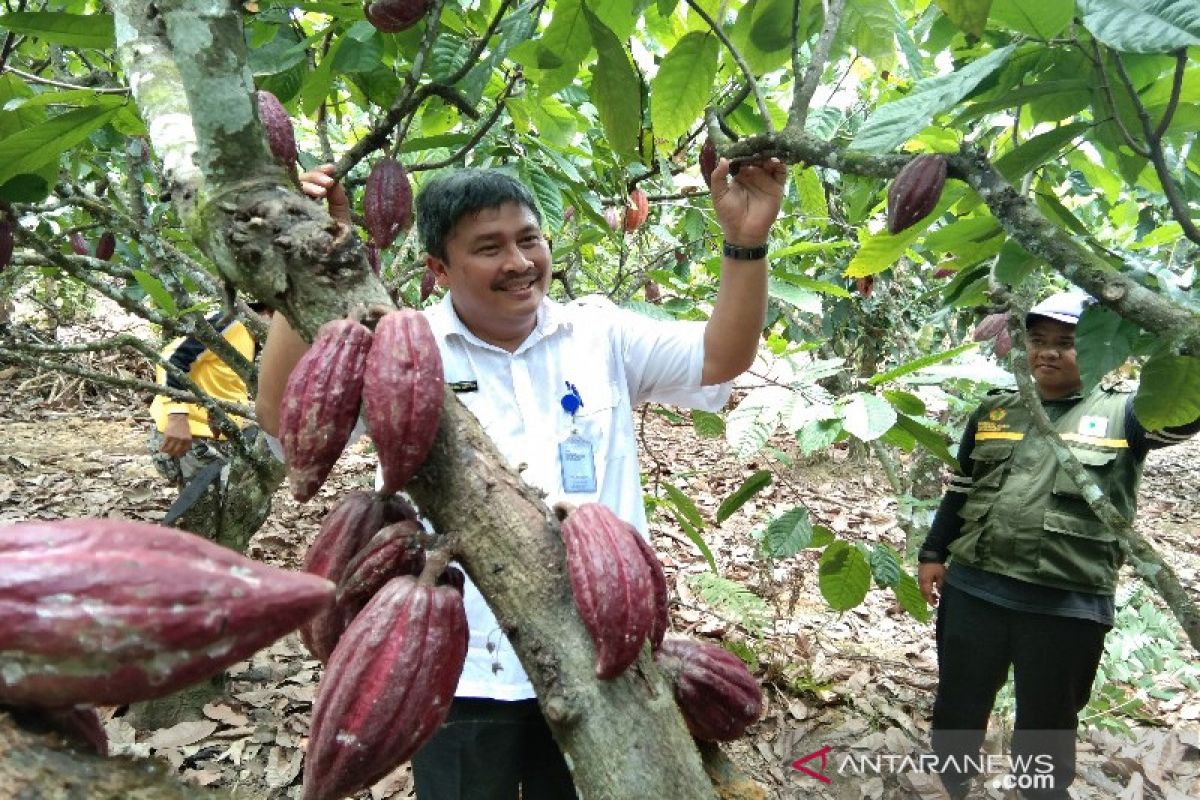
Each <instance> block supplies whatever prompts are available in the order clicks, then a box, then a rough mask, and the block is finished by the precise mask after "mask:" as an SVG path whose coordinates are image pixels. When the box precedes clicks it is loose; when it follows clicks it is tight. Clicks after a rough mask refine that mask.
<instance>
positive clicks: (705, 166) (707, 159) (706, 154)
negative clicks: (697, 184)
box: [700, 139, 719, 186]
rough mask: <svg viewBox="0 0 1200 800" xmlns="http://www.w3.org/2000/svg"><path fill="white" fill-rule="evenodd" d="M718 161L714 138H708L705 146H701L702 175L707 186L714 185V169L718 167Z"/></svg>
mask: <svg viewBox="0 0 1200 800" xmlns="http://www.w3.org/2000/svg"><path fill="white" fill-rule="evenodd" d="M718 163H719V159H718V158H717V146H716V145H715V144H713V140H712V139H706V140H705V141H704V147H701V148H700V177H702V178H704V185H705V186H712V174H713V170H715V169H716V168H717V164H718Z"/></svg>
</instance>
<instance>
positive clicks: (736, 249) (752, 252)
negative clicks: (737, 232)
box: [721, 242, 767, 261]
mask: <svg viewBox="0 0 1200 800" xmlns="http://www.w3.org/2000/svg"><path fill="white" fill-rule="evenodd" d="M721 253H722V254H723V255H724V256H725V257H726V258H733V259H736V260H738V261H758V260H760V259H763V258H766V257H767V246H766V245H765V244H760V245H759V246H758V247H742V246H741V245H740V244H730V243H729V242H725V244H724V246H723V247H722V248H721Z"/></svg>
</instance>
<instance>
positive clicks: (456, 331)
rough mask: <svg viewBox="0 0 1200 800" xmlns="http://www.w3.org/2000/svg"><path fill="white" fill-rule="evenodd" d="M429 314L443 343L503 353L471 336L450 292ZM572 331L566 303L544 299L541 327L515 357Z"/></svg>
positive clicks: (431, 325)
mask: <svg viewBox="0 0 1200 800" xmlns="http://www.w3.org/2000/svg"><path fill="white" fill-rule="evenodd" d="M425 314H426V316H427V318H428V319H429V326H430V327H431V328H432V329H433V333H434V335H435V336H437V337H438V338H439V339H442V340H446V341H449V340H450V339H451V338H458V339H460V340H461V341H464V342H470V343H471V344H474V345H475V346H477V347H483V348H488V349H491V350H500V349H501V348H499V347H496V346H495V345H493V344H488V343H487V342H485V341H483V340H482V339H480V338H479V337H478V336H476V335H475V334H473V333H471V331H470V329H468V328H467V326H466V325H465V324H464V323H463V321H462V319H460V318H459V316H458V312H457V311H455V310H454V303H453V302H451V300H450V293H449V292H447V293H446V294H445V295H444V296H443V297H442V300H441V302H440V303H438V304H437V305H434V306H429V307H428V308H426V309H425ZM570 328H571V320H570V319H569V318H568V316H567V314H566V311H565V309H564V307H563V305H562V303H559V302H556V301H554V300H551V299H550V298H548V297H546V298H543V299H542V304H541V305H540V306H538V310H537V323H536V324H535V325H534V326H533V330H532V331H531V332H530V334H529V336H528V337H526V339H525V341H523V342H521V345H520V346H519V347H518V348H517V350H516V353H514V354H513V355H516V354H518V353H521V352H522V351H524V350H528V349H529V348H530V347H533V346H534V345H535V344H537V343H538V342H539V341H541V340H542V339H545V338H546V337H548V336H551V335H552V334H555V333H557V332H558V331H560V330H570Z"/></svg>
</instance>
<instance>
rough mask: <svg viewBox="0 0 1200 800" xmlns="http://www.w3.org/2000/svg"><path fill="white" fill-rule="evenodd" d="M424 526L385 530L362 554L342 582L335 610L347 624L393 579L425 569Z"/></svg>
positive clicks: (411, 522)
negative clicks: (422, 540)
mask: <svg viewBox="0 0 1200 800" xmlns="http://www.w3.org/2000/svg"><path fill="white" fill-rule="evenodd" d="M422 530H423V529H422V527H421V523H420V522H418V521H416V520H415V519H406V520H401V521H400V522H397V523H394V524H392V525H388V526H386V527H384V528H381V529H380V530H379V531H378V532H377V533H376V534H375V535H374V536H372V537H371V539H370V541H368V542H367V543H366V544H365V545H363V547H362V549H361V550H359V551H358V552H357V553H356V554H355V555H354V557H353V558H351V559H350V561H349V563H347V564H346V569H345V571H344V572H343V573H342V577H341V579H340V580H339V581H338V588H337V599H336V600H335V603H334V605H335V607H336V608H337V609H338V611H339V612H340V613H341V615H342V619H343V620H344V621H345V623H346V624H349V623H350V620H352V619H354V617H355V615H356V614H358V612H359V611H361V610H362V608H363V606H365V605H366V604H367V602H368V601H369V600H370V599H371V598H372V597H374V596H375V593H376V592H378V591H379V590H380V589H382V588H383V585H384V584H385V583H387V582H388V581H390V580H391V579H392V578H398V577H400V576H401V575H419V574H420V573H421V568H422V567H424V566H425V551H424V550H423V549H422V548H421V541H420V536H421V532H422Z"/></svg>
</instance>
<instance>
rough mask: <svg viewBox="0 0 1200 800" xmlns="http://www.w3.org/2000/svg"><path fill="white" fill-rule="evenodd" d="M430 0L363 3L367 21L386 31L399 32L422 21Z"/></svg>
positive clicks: (381, 0) (382, 0) (385, 0)
mask: <svg viewBox="0 0 1200 800" xmlns="http://www.w3.org/2000/svg"><path fill="white" fill-rule="evenodd" d="M428 11H429V0H375V2H367V3H364V4H363V14H365V15H366V17H367V21H368V22H370V23H371V24H372V25H374V26H375V29H376V30H378V31H383V32H384V33H399V32H400V31H404V30H408V29H409V28H411V27H412V26H413V25H416V24H417V23H418V22H420V20H421V17H423V16H425V14H426V12H428Z"/></svg>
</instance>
